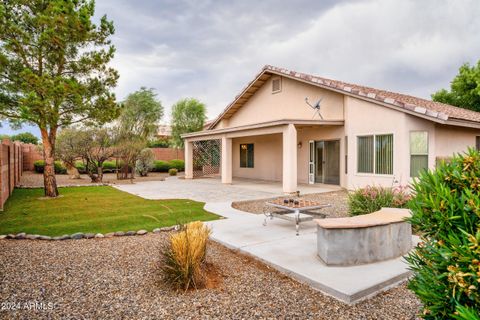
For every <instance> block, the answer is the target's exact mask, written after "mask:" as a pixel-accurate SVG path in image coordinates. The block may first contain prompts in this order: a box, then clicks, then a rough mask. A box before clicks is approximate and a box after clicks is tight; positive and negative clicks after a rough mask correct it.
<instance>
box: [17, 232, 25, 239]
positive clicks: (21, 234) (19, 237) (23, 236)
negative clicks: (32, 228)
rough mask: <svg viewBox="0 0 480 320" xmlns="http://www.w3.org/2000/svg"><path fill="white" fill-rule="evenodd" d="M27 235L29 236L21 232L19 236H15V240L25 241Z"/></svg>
mask: <svg viewBox="0 0 480 320" xmlns="http://www.w3.org/2000/svg"><path fill="white" fill-rule="evenodd" d="M26 235H27V234H26V233H25V232H20V233H19V234H17V235H16V236H15V239H20V240H21V239H25V236H26Z"/></svg>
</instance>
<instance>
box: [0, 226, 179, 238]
mask: <svg viewBox="0 0 480 320" xmlns="http://www.w3.org/2000/svg"><path fill="white" fill-rule="evenodd" d="M179 229H180V226H179V225H174V226H171V227H162V228H155V229H153V230H152V232H151V233H154V234H159V233H162V232H169V231H173V230H179ZM148 233H150V232H148V231H147V230H145V229H142V230H138V231H127V232H123V231H117V232H110V233H106V234H101V233H96V234H95V233H83V232H77V233H73V234H70V235H69V234H64V235H63V236H58V237H49V236H44V235H39V234H27V233H25V232H20V233H17V234H13V233H10V234H6V235H5V234H4V235H0V240H2V239H8V240H51V241H59V240H80V239H100V238H112V237H128V236H143V235H146V234H148Z"/></svg>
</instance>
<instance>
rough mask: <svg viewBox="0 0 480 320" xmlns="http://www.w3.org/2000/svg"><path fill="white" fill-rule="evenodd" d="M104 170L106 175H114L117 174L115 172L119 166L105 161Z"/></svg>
mask: <svg viewBox="0 0 480 320" xmlns="http://www.w3.org/2000/svg"><path fill="white" fill-rule="evenodd" d="M102 169H103V172H104V173H112V172H115V170H116V169H117V166H116V164H115V161H105V162H104V163H103V164H102Z"/></svg>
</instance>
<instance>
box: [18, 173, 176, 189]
mask: <svg viewBox="0 0 480 320" xmlns="http://www.w3.org/2000/svg"><path fill="white" fill-rule="evenodd" d="M180 175H183V173H180V174H179V176H180ZM55 177H56V178H57V184H58V185H59V186H72V185H83V184H91V183H92V181H91V180H90V178H89V177H88V175H86V174H82V175H80V177H81V179H70V176H69V175H68V174H57V175H55ZM165 177H168V173H162V172H150V173H149V174H148V176H147V177H140V176H136V177H135V179H133V181H132V180H130V179H127V180H117V175H116V174H115V173H105V174H104V175H103V182H104V183H110V184H132V183H135V182H142V181H162V180H164V179H165ZM19 185H20V186H23V187H43V175H42V174H40V173H36V172H33V171H26V172H24V173H23V175H22V177H21V178H20V184H19Z"/></svg>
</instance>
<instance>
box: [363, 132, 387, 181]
mask: <svg viewBox="0 0 480 320" xmlns="http://www.w3.org/2000/svg"><path fill="white" fill-rule="evenodd" d="M357 149H358V155H357V157H358V158H357V172H358V173H375V174H393V134H382V135H371V136H359V137H357Z"/></svg>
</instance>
